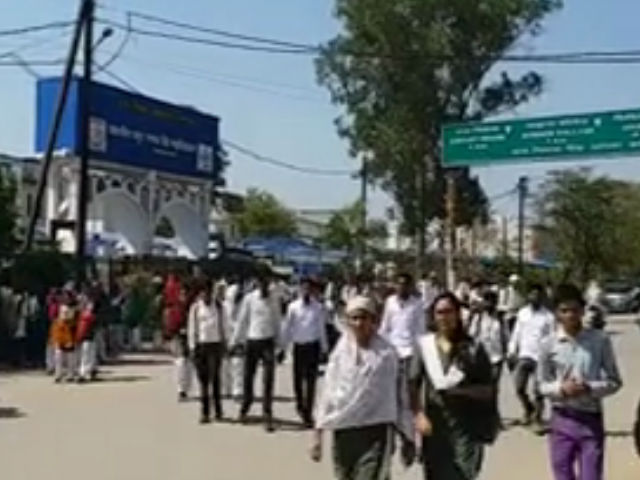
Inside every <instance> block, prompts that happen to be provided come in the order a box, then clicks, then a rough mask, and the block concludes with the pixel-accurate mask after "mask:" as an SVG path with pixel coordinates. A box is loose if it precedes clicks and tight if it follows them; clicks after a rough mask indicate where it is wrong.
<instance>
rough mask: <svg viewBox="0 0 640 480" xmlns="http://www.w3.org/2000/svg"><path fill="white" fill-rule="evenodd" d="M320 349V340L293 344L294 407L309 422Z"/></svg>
mask: <svg viewBox="0 0 640 480" xmlns="http://www.w3.org/2000/svg"><path fill="white" fill-rule="evenodd" d="M320 350H321V347H320V342H311V343H297V344H295V345H294V346H293V391H294V392H295V395H296V407H297V409H298V412H299V413H300V416H301V417H302V419H303V420H304V421H305V422H309V423H310V422H312V421H313V419H312V415H313V406H314V403H315V398H316V382H317V380H318V369H319V367H320Z"/></svg>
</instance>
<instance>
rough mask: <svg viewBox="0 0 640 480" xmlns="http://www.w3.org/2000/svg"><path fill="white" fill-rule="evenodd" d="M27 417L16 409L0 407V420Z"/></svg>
mask: <svg viewBox="0 0 640 480" xmlns="http://www.w3.org/2000/svg"><path fill="white" fill-rule="evenodd" d="M26 416H27V415H26V414H25V413H24V412H22V411H20V410H19V409H18V408H15V407H0V419H16V418H23V417H26Z"/></svg>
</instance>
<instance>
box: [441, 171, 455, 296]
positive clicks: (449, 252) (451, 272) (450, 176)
mask: <svg viewBox="0 0 640 480" xmlns="http://www.w3.org/2000/svg"><path fill="white" fill-rule="evenodd" d="M446 175H447V192H446V207H447V220H446V224H445V239H444V248H445V267H446V281H447V289H448V290H450V291H453V290H454V289H455V286H456V278H455V269H454V265H453V257H454V252H455V246H454V244H453V237H454V230H455V225H456V219H455V214H456V178H455V172H454V171H449V172H447V174H446Z"/></svg>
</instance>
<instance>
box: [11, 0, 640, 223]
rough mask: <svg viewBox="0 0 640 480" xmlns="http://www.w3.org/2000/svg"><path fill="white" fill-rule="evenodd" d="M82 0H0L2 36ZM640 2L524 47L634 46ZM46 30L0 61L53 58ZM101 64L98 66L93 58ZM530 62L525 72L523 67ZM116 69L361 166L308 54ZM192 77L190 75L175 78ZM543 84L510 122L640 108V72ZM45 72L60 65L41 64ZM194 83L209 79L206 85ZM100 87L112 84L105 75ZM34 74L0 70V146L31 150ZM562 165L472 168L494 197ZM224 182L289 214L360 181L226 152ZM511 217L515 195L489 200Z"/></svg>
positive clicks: (256, 130)
mask: <svg viewBox="0 0 640 480" xmlns="http://www.w3.org/2000/svg"><path fill="white" fill-rule="evenodd" d="M77 4H78V0H55V1H54V0H2V15H1V16H0V29H6V28H11V27H14V26H23V25H30V24H37V23H41V22H46V21H51V20H54V19H55V20H58V19H68V18H72V17H73V16H74V15H75V11H76V8H77ZM101 4H102V5H104V6H105V9H104V10H101V11H99V15H100V16H103V17H109V18H111V19H117V20H119V21H124V11H125V10H127V9H135V10H139V11H143V12H148V13H154V14H157V15H161V16H166V17H169V18H173V19H175V20H180V21H184V22H190V23H195V24H200V25H206V26H210V27H219V28H223V29H227V30H233V31H238V32H245V33H252V34H255V35H261V36H268V37H269V36H270V37H276V38H283V39H289V40H292V41H298V42H304V43H317V42H320V41H324V40H326V39H328V38H330V37H331V36H333V35H334V34H335V32H336V31H337V29H338V28H339V25H338V24H337V23H336V22H335V21H334V20H333V19H332V16H331V11H332V6H333V2H332V1H330V0H272V1H265V0H234V1H233V2H231V1H228V0H183V1H182V2H175V1H174V0H154V1H150V0H103V1H102V2H101ZM638 18H640V2H638V0H609V1H606V2H605V1H602V0H566V5H565V8H564V10H562V11H561V12H559V13H556V14H555V15H553V16H552V17H550V18H549V19H548V21H547V22H546V23H545V27H544V31H543V32H542V34H541V35H540V36H539V37H538V38H536V39H533V40H529V41H527V42H526V45H524V46H523V47H524V49H525V51H532V52H537V53H543V52H552V51H569V50H593V49H596V50H600V49H601V50H612V49H614V50H615V49H631V48H639V49H640V39H639V38H638V35H637V19H638ZM56 35H58V34H55V33H51V32H49V33H46V34H39V35H36V36H32V37H29V38H21V39H19V38H11V39H0V55H1V54H2V52H4V51H6V50H11V49H13V48H16V47H21V46H23V45H24V44H25V43H33V42H34V41H37V40H38V39H42V40H43V41H46V40H48V39H50V41H48V43H46V44H44V45H40V46H36V47H32V48H30V49H26V50H24V51H22V52H21V55H22V56H23V57H25V58H31V59H33V58H36V59H43V58H58V57H60V56H62V55H63V54H64V52H65V49H66V41H68V37H61V36H57V37H56ZM119 41H120V36H119V35H118V36H116V37H114V38H112V39H110V40H108V41H107V42H106V43H105V44H103V46H102V47H101V48H100V53H99V57H101V58H102V59H105V58H107V57H108V56H109V53H110V52H112V51H113V50H115V49H116V48H117V45H118V43H119ZM99 60H100V59H99ZM528 68H530V66H527V69H528ZM503 69H506V70H508V71H509V72H514V73H517V72H520V71H524V70H525V68H524V67H519V66H514V65H507V66H501V65H499V66H497V67H496V69H495V73H499V72H500V71H501V70H503ZM112 70H113V71H114V72H115V73H117V74H118V75H120V76H121V77H124V78H125V79H126V80H127V81H129V82H130V83H132V84H133V85H135V86H136V87H137V88H138V89H140V90H142V91H143V92H145V93H148V94H150V95H154V96H159V97H161V98H165V99H167V100H170V101H173V102H176V103H180V104H188V105H193V106H196V107H197V108H199V109H201V110H203V111H207V112H210V113H213V114H216V115H219V116H220V117H221V118H222V135H223V137H224V138H227V139H229V140H232V141H235V142H237V143H240V144H243V145H245V146H247V147H250V148H252V149H254V150H256V151H258V152H260V153H263V154H265V155H270V156H273V157H277V158H280V159H283V160H287V161H290V162H294V163H297V164H299V165H304V166H313V167H322V168H332V169H345V168H354V169H355V168H357V164H356V163H355V161H354V160H353V159H351V158H349V156H348V154H347V151H346V144H345V143H343V142H342V141H341V140H340V139H339V138H338V137H337V135H336V133H335V128H334V125H333V119H334V118H335V117H336V115H337V114H338V113H339V110H338V109H336V108H335V107H333V106H331V104H330V102H329V98H328V94H327V92H326V91H325V90H324V89H322V88H320V87H318V86H317V85H316V83H315V72H314V68H313V64H312V61H311V59H310V58H309V57H306V56H279V55H264V54H256V53H243V52H238V51H229V50H223V49H216V48H209V47H199V46H190V45H185V44H179V43H173V42H167V41H164V40H155V39H148V38H136V37H134V38H133V39H132V40H131V42H130V43H129V44H128V46H127V48H126V50H125V53H124V55H123V57H122V58H121V59H120V60H119V61H118V62H117V63H115V64H114V65H113V67H112ZM176 71H181V72H185V71H188V73H189V75H191V76H185V75H178V74H176V73H175V72H176ZM537 71H539V72H540V73H542V74H543V75H544V76H545V78H546V80H547V82H548V88H547V90H546V92H545V93H544V94H543V95H542V96H541V97H540V98H538V99H536V100H535V101H534V102H532V103H531V104H530V105H526V106H524V107H522V108H520V109H519V110H518V111H517V112H516V113H515V116H516V117H519V118H521V117H524V116H529V115H543V114H544V115H549V114H559V113H568V112H586V111H593V110H602V109H612V108H629V107H640V65H626V66H559V65H546V66H545V65H542V66H539V67H538V68H537ZM39 73H41V74H43V75H50V74H55V73H58V70H55V69H50V68H48V69H47V68H45V69H40V70H39ZM194 76H196V77H206V80H203V79H202V78H193V77H194ZM101 79H102V80H108V79H106V78H101ZM34 91H35V85H34V79H33V78H32V77H31V76H29V75H28V74H26V73H25V72H23V71H22V70H20V69H18V68H7V67H0V151H4V152H11V153H19V154H28V153H30V152H31V148H32V144H33V125H34V110H35V107H34ZM637 161H638V159H625V160H603V161H594V162H589V165H592V166H593V167H594V168H595V169H596V170H597V171H598V172H602V173H608V174H610V175H612V176H616V177H621V178H627V179H640V165H639V164H638V162H637ZM567 165H568V164H553V165H549V164H544V165H542V164H539V165H535V166H530V167H529V166H523V165H517V166H513V167H504V166H501V167H491V168H486V169H481V170H478V172H477V173H478V174H479V175H480V178H481V180H482V184H483V185H484V187H485V189H486V191H487V193H488V194H489V195H493V194H499V193H502V192H504V191H505V190H506V189H508V188H509V187H510V186H511V185H515V183H516V181H517V178H518V176H519V175H521V174H527V175H530V176H532V177H533V179H534V186H535V180H538V179H540V178H542V177H543V176H544V173H545V171H547V170H549V169H555V168H559V167H564V166H567ZM229 186H230V188H231V189H233V190H239V191H242V190H244V189H245V188H246V187H248V186H259V187H261V188H265V189H268V190H270V191H272V192H274V193H275V194H277V195H278V196H279V197H280V198H281V199H282V200H283V201H284V202H286V203H287V204H288V205H290V206H291V207H296V208H335V207H339V206H341V205H344V204H345V203H348V202H350V201H352V200H353V199H355V197H356V196H357V195H358V192H359V186H358V183H357V182H356V181H354V180H351V179H349V178H336V177H317V176H306V175H300V174H297V173H293V172H288V171H285V170H281V169H278V168H273V167H270V166H267V165H263V164H260V163H256V162H254V161H253V160H249V159H245V158H244V157H241V156H234V157H233V165H232V167H231V169H230V172H229ZM389 203H390V202H389V200H388V199H387V198H386V197H385V195H383V194H382V193H380V192H377V193H374V195H373V199H372V211H373V212H374V214H382V212H384V208H385V207H386V206H387V205H388V204H389ZM495 207H496V208H497V209H499V210H500V211H503V212H507V213H510V214H512V213H513V212H514V209H515V198H506V199H503V200H501V201H500V202H499V203H497V204H496V205H495Z"/></svg>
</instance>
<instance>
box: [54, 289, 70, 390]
mask: <svg viewBox="0 0 640 480" xmlns="http://www.w3.org/2000/svg"><path fill="white" fill-rule="evenodd" d="M75 323H76V306H75V301H74V299H73V295H72V293H71V292H68V291H67V292H65V293H64V299H63V301H62V304H61V306H60V309H59V311H58V317H57V318H56V320H55V322H54V323H53V326H52V332H51V333H52V335H51V337H52V341H53V346H54V349H55V354H54V355H55V382H56V383H60V382H63V381H72V380H75V378H76V351H75V348H76V341H75V335H74V332H75Z"/></svg>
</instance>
